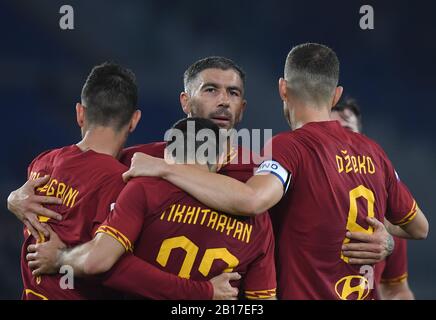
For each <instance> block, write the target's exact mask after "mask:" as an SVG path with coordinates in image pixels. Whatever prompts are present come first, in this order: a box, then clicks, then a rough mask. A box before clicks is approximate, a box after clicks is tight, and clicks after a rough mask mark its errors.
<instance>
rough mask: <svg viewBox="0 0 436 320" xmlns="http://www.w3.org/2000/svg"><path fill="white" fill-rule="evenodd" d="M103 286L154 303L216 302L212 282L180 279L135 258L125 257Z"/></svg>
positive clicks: (106, 278) (114, 267)
mask: <svg viewBox="0 0 436 320" xmlns="http://www.w3.org/2000/svg"><path fill="white" fill-rule="evenodd" d="M103 285H105V286H107V287H110V288H112V289H116V290H119V291H123V292H126V293H129V294H132V295H137V296H142V297H144V298H149V299H154V300H164V299H170V300H186V299H193V300H204V299H212V296H213V288H212V285H211V283H210V282H209V281H193V280H188V279H183V278H180V277H178V276H176V275H173V274H171V273H166V272H164V271H162V270H160V269H158V268H157V267H154V266H153V265H151V264H149V263H147V262H146V261H143V260H141V259H139V258H138V257H135V256H134V255H132V254H125V255H124V256H123V257H122V258H121V259H120V260H119V261H118V262H117V263H116V264H115V265H114V266H113V267H112V269H111V270H110V271H109V272H108V273H106V274H105V276H104V279H103Z"/></svg>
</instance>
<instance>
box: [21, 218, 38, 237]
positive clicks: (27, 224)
mask: <svg viewBox="0 0 436 320" xmlns="http://www.w3.org/2000/svg"><path fill="white" fill-rule="evenodd" d="M23 223H24V225H25V226H26V228H27V230H29V232H30V234H31V235H32V236H33V237H34V238H35V239H36V240H41V239H40V236H39V233H38V231H36V229H35V228H34V227H33V226H32V224H31V223H30V222H29V221H28V220H26V219H25V220H23Z"/></svg>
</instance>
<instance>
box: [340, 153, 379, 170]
mask: <svg viewBox="0 0 436 320" xmlns="http://www.w3.org/2000/svg"><path fill="white" fill-rule="evenodd" d="M336 165H337V168H338V172H339V173H350V172H352V173H360V174H374V173H375V166H374V162H373V161H372V158H371V157H370V156H365V155H357V156H355V155H349V154H348V151H347V150H341V154H339V155H336Z"/></svg>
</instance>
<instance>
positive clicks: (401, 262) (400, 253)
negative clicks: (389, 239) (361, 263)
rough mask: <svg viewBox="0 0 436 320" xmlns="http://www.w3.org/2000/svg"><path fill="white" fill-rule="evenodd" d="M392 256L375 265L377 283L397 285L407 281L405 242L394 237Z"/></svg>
mask: <svg viewBox="0 0 436 320" xmlns="http://www.w3.org/2000/svg"><path fill="white" fill-rule="evenodd" d="M394 239H395V247H394V251H393V252H392V254H391V255H390V256H389V257H387V258H386V259H385V260H383V261H382V262H379V263H377V264H376V266H375V268H376V271H377V272H376V274H377V277H376V281H377V283H380V282H382V283H392V284H394V283H398V282H402V281H405V280H406V279H407V276H408V273H407V240H406V239H402V238H398V237H394Z"/></svg>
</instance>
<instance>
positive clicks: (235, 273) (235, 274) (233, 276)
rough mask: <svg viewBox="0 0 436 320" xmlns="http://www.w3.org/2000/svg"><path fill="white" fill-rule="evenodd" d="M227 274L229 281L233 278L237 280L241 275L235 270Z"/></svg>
mask: <svg viewBox="0 0 436 320" xmlns="http://www.w3.org/2000/svg"><path fill="white" fill-rule="evenodd" d="M228 276H229V281H234V280H239V279H241V275H240V274H239V273H237V272H231V273H229V274H228Z"/></svg>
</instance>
